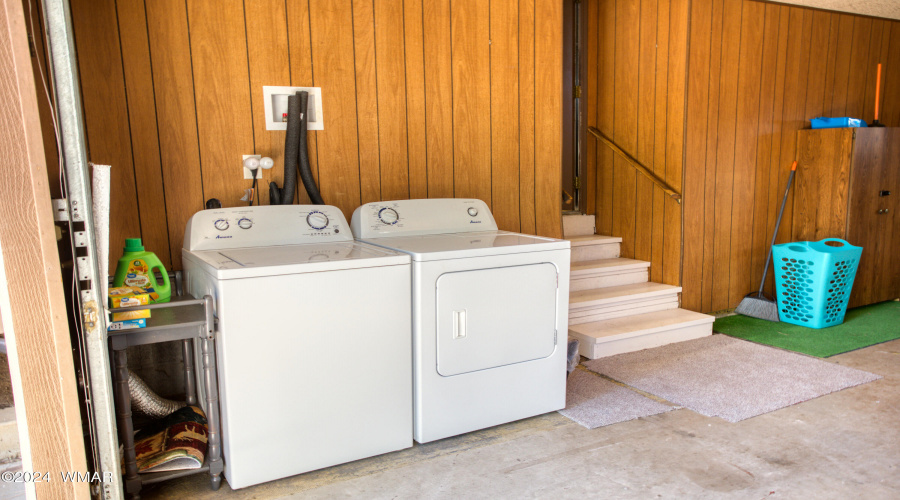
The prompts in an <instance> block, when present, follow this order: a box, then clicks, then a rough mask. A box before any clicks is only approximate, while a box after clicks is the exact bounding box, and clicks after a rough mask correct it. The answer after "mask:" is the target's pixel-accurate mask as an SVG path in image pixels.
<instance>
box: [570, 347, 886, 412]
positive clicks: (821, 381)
mask: <svg viewBox="0 0 900 500" xmlns="http://www.w3.org/2000/svg"><path fill="white" fill-rule="evenodd" d="M584 365H585V367H587V368H588V369H590V370H592V371H595V372H597V373H602V374H604V375H606V376H608V377H610V378H612V379H614V380H619V381H621V382H623V383H625V384H628V385H630V386H632V387H635V388H637V389H640V390H642V391H645V392H647V393H650V394H653V395H655V396H658V397H660V398H662V399H665V400H667V401H671V402H673V403H675V404H678V405H681V406H684V407H685V408H689V409H691V410H693V411H695V412H697V413H700V414H702V415H706V416H708V417H721V418H723V419H725V420H727V421H729V422H739V421H741V420H744V419H747V418H750V417H755V416H757V415H762V414H763V413H768V412H771V411H775V410H778V409H780V408H784V407H786V406H790V405H793V404H797V403H800V402H802V401H807V400H810V399H813V398H817V397H819V396H824V395H825V394H829V393H832V392H835V391H839V390H841V389H846V388H848V387H853V386H856V385H860V384H865V383H867V382H871V381H873V380H877V379H880V378H881V377H880V376H879V375H874V374H872V373H868V372H864V371H861V370H856V369H854V368H848V367H846V366H841V365H837V364H834V363H830V362H828V361H823V360H821V359H817V358H812V357H809V356H805V355H802V354H797V353H793V352H788V351H783V350H781V349H775V348H773V347H767V346H763V345H759V344H754V343H752V342H747V341H744V340H739V339H735V338H731V337H728V336H726V335H713V336H710V337H703V338H700V339H696V340H689V341H687V342H679V343H676V344H670V345H667V346H662V347H656V348H653V349H645V350H643V351H638V352H630V353H626V354H619V355H616V356H610V357H608V358H600V359H595V360H593V361H588V362H586V363H584Z"/></svg>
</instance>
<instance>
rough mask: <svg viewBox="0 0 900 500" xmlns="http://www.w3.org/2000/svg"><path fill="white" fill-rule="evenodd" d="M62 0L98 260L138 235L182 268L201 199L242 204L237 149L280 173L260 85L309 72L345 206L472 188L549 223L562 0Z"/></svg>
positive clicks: (528, 220) (321, 138) (554, 195)
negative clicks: (93, 172)
mask: <svg viewBox="0 0 900 500" xmlns="http://www.w3.org/2000/svg"><path fill="white" fill-rule="evenodd" d="M72 11H73V22H74V26H75V38H76V48H77V51H78V56H79V69H80V72H81V85H82V94H83V98H84V110H85V122H86V127H87V136H88V142H89V144H88V147H89V151H90V159H91V161H93V162H95V163H101V164H111V165H113V193H112V206H113V207H114V212H113V214H112V227H111V239H110V241H111V246H112V248H111V259H112V261H113V264H114V261H115V260H116V259H118V257H119V255H120V253H119V252H121V249H120V246H121V242H122V240H123V238H125V237H129V236H135V235H141V236H142V237H143V238H144V244H145V246H146V247H147V248H148V249H152V250H153V251H155V252H157V254H158V255H159V256H160V258H161V259H162V260H163V261H164V263H165V264H166V265H167V266H169V267H171V268H175V269H179V268H180V255H181V250H180V249H181V245H182V238H183V232H184V226H185V223H186V221H187V219H188V218H189V217H190V216H191V215H192V214H193V213H194V212H196V211H198V210H201V209H202V208H203V203H204V200H206V199H208V198H213V197H215V198H219V199H220V200H221V201H222V202H223V204H224V205H225V206H236V205H239V204H241V203H242V202H240V201H239V198H240V197H241V196H242V192H243V190H244V189H245V188H249V187H250V183H249V181H245V180H244V179H243V178H242V177H243V176H242V171H241V169H240V158H241V155H242V154H253V153H255V154H262V155H267V156H271V157H273V158H274V159H275V161H276V168H275V169H272V170H271V171H268V172H265V175H264V179H263V181H264V182H263V183H262V185H263V186H267V185H268V182H269V181H271V180H276V181H277V182H279V184H280V183H281V182H282V179H281V170H282V169H281V166H282V160H283V152H282V149H283V141H284V132H270V131H266V130H265V125H264V116H263V103H262V86H263V85H296V86H316V87H322V100H323V108H324V109H323V114H324V116H325V129H324V130H323V131H318V132H311V133H310V137H309V148H310V157H311V163H312V168H313V173H314V175H315V176H316V178H317V180H318V182H319V186H320V189H321V191H322V194H323V197H324V199H325V202H326V203H328V204H332V205H336V206H338V207H340V208H341V209H342V210H343V211H344V213H345V215H346V216H347V217H348V219H349V217H350V215H351V214H352V212H353V210H354V209H355V208H356V207H357V206H359V205H360V204H363V203H367V202H371V201H378V200H387V199H397V198H426V197H431V198H437V197H476V198H481V199H483V200H484V201H486V202H487V203H488V204H489V205H490V206H491V207H492V210H493V212H494V216H495V218H496V219H497V222H498V224H499V225H500V227H501V228H502V229H507V230H514V231H522V232H526V233H536V234H541V235H547V236H560V234H561V227H560V222H561V220H560V195H559V192H560V174H559V172H560V156H561V147H562V144H561V118H560V117H561V101H560V88H561V74H562V3H561V1H560V0H519V1H507V0H492V1H490V2H488V1H482V0H453V1H452V2H451V1H450V0H405V1H400V0H377V1H376V0H352V1H351V0H287V1H285V0H253V1H249V0H248V1H244V2H242V1H240V0H223V1H217V2H209V1H204V0H187V1H184V0H177V1H176V0H154V1H153V2H145V1H142V0H102V1H97V0H72ZM260 194H261V196H262V200H263V203H266V198H267V195H268V192H267V189H265V188H264V189H263V190H262V192H261V193H260ZM304 201H306V197H305V194H304V195H303V196H301V202H304Z"/></svg>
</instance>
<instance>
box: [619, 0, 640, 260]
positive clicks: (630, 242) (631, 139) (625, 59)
mask: <svg viewBox="0 0 900 500" xmlns="http://www.w3.org/2000/svg"><path fill="white" fill-rule="evenodd" d="M640 7H641V4H640V2H637V1H634V0H617V1H616V22H615V32H616V48H615V57H616V59H615V61H616V67H615V125H614V127H615V129H614V132H613V140H614V141H616V142H617V143H618V144H619V145H620V146H621V147H622V148H623V149H625V151H632V152H633V151H636V150H637V134H638V123H637V118H638V117H637V113H638V93H637V92H635V91H634V88H635V84H636V82H637V81H638V77H639V74H638V64H636V62H637V59H638V54H639V49H640V38H639V37H640V30H639V26H640V22H639V21H640V15H641V12H640ZM635 184H636V174H635V170H634V168H632V167H631V165H628V163H627V162H625V160H623V159H621V158H620V157H618V156H617V157H616V158H615V160H614V165H613V207H612V212H613V226H612V232H613V234H615V235H618V236H621V237H622V249H621V255H622V257H627V258H633V257H634V244H635V241H634V235H635V227H636V221H635V212H636V207H635V201H636V200H635Z"/></svg>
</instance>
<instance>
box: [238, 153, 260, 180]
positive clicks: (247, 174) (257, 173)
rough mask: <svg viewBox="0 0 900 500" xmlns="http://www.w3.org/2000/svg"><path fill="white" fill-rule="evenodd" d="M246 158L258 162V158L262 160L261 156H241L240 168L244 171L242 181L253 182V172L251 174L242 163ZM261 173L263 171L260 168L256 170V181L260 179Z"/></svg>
mask: <svg viewBox="0 0 900 500" xmlns="http://www.w3.org/2000/svg"><path fill="white" fill-rule="evenodd" d="M247 158H256V159H257V160H259V159H260V158H262V155H243V156H242V157H241V168H242V169H243V170H244V179H250V180H253V172H251V171H250V169H249V168H247V167H245V166H244V163H243V162H244V160H246V159H247ZM262 171H263V169H262V168H257V169H256V178H257V179H262Z"/></svg>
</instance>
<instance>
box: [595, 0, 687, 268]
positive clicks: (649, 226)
mask: <svg viewBox="0 0 900 500" xmlns="http://www.w3.org/2000/svg"><path fill="white" fill-rule="evenodd" d="M694 1H695V2H696V1H698V0H694ZM689 4H690V2H689V0H588V1H587V2H584V3H583V4H582V9H583V10H582V12H583V15H584V16H585V19H586V21H587V23H586V29H585V40H584V54H585V57H586V61H585V64H584V68H585V71H586V74H585V75H584V77H585V83H586V87H585V89H584V95H585V102H584V120H583V123H584V125H585V126H596V127H597V128H599V129H600V130H601V131H602V132H603V133H604V134H605V135H606V136H608V137H610V138H612V139H613V140H614V141H615V142H616V143H618V144H619V145H620V146H621V147H622V148H623V149H625V150H626V151H628V152H629V153H630V154H631V155H632V156H634V157H635V158H637V159H638V160H639V161H640V162H641V163H643V164H644V165H646V166H647V167H648V168H649V169H651V170H652V171H653V172H654V173H655V174H656V175H657V176H658V177H660V178H662V179H664V180H665V181H666V182H667V183H668V184H669V185H670V186H672V187H674V188H675V189H676V190H679V191H680V190H681V186H682V169H683V168H684V164H683V146H684V126H683V124H684V113H685V85H686V75H687V46H688V45H687V44H688V31H687V28H688V11H689ZM584 137H585V139H584V147H585V154H584V165H583V172H584V175H585V185H586V187H587V189H588V192H587V193H586V196H585V199H586V200H587V202H586V205H587V206H586V207H585V210H586V212H587V213H589V214H596V226H597V232H598V233H600V234H608V235H615V236H620V237H622V256H623V257H628V258H635V259H640V260H645V261H650V262H651V267H650V273H651V279H652V280H653V281H657V282H664V283H669V284H679V283H680V281H681V249H682V244H681V219H682V210H681V206H680V205H679V204H678V203H677V202H675V201H674V200H672V199H671V198H669V197H667V196H666V195H665V193H663V192H662V190H660V189H659V188H658V187H655V185H654V184H653V183H651V182H650V180H648V179H647V178H646V177H644V176H642V175H640V174H637V173H636V171H635V170H634V168H632V167H631V166H630V165H628V164H627V163H626V162H625V161H624V160H622V159H620V158H618V157H614V155H613V153H612V151H611V150H610V149H609V148H608V147H607V146H605V145H603V144H601V143H599V142H598V141H596V140H595V139H594V138H593V136H590V135H584Z"/></svg>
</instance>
